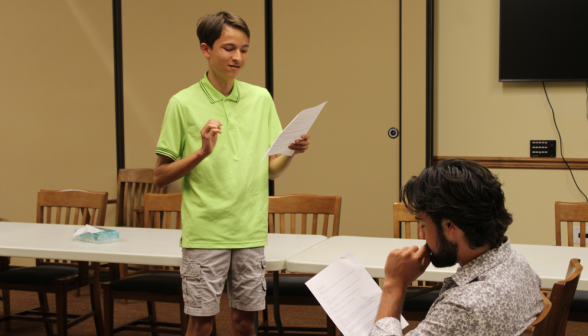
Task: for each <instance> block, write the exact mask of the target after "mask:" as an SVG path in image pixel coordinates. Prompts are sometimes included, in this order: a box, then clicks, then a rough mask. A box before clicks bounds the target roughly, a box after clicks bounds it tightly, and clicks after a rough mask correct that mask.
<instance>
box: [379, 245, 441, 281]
mask: <svg viewBox="0 0 588 336" xmlns="http://www.w3.org/2000/svg"><path fill="white" fill-rule="evenodd" d="M430 253H431V250H429V247H428V246H427V245H426V244H425V245H423V246H421V247H420V248H418V247H417V246H411V247H404V248H402V249H399V250H394V251H392V252H390V254H389V255H388V259H387V260H386V266H385V267H384V273H385V274H386V280H385V282H384V286H401V287H402V288H406V287H407V286H408V285H409V284H411V283H412V282H413V281H415V280H416V279H417V278H418V277H419V276H420V275H421V274H423V273H424V272H425V270H426V269H427V267H428V266H429V262H430V261H431V259H430Z"/></svg>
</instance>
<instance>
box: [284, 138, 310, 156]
mask: <svg viewBox="0 0 588 336" xmlns="http://www.w3.org/2000/svg"><path fill="white" fill-rule="evenodd" d="M308 139H310V135H308V134H302V136H300V139H298V140H296V141H294V143H292V144H290V146H288V148H289V149H291V150H293V151H294V154H302V153H304V152H306V150H307V149H308V147H309V146H310V140H308Z"/></svg>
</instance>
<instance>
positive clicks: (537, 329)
mask: <svg viewBox="0 0 588 336" xmlns="http://www.w3.org/2000/svg"><path fill="white" fill-rule="evenodd" d="M541 295H543V310H542V311H541V313H540V314H539V315H538V316H537V318H536V319H535V321H533V323H531V325H530V326H528V327H527V329H525V331H524V332H523V333H522V334H521V335H522V336H543V335H546V334H545V326H546V325H547V316H548V314H549V311H550V310H551V301H549V299H548V298H547V297H546V296H545V294H543V292H541Z"/></svg>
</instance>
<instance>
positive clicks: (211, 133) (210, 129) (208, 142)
mask: <svg viewBox="0 0 588 336" xmlns="http://www.w3.org/2000/svg"><path fill="white" fill-rule="evenodd" d="M222 125H223V124H222V123H221V122H220V121H218V120H214V119H210V120H209V121H208V122H207V123H206V125H204V127H202V130H200V135H201V136H202V149H201V150H202V154H203V155H204V156H209V155H210V154H212V151H213V150H214V146H216V141H217V140H218V135H219V134H222V133H223V132H221V126H222Z"/></svg>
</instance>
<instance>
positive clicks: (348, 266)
mask: <svg viewBox="0 0 588 336" xmlns="http://www.w3.org/2000/svg"><path fill="white" fill-rule="evenodd" d="M306 286H307V287H308V289H310V291H311V292H312V294H313V295H314V297H315V298H316V299H317V301H318V302H319V303H320V304H321V306H322V307H323V309H324V310H325V311H326V312H327V314H328V315H329V317H330V318H331V320H333V322H334V323H335V325H336V326H337V328H339V330H341V333H343V335H345V336H367V335H369V333H370V330H371V329H372V327H373V326H374V324H375V320H376V316H377V315H378V308H379V307H380V300H381V298H382V289H381V288H380V286H378V285H377V284H376V282H375V281H374V279H372V277H371V276H370V274H369V273H368V272H367V271H366V269H365V268H364V267H363V266H362V265H361V263H360V262H359V259H357V257H356V256H355V254H353V252H347V254H346V255H345V256H343V257H342V258H340V259H338V260H337V261H335V262H334V263H332V264H331V265H329V266H328V267H327V268H325V269H324V270H322V271H321V272H320V273H319V274H317V275H315V276H314V277H313V278H312V279H310V280H308V281H307V282H306ZM400 325H401V326H402V328H403V329H404V328H405V327H406V326H408V322H406V320H405V319H404V317H402V316H401V317H400Z"/></svg>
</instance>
